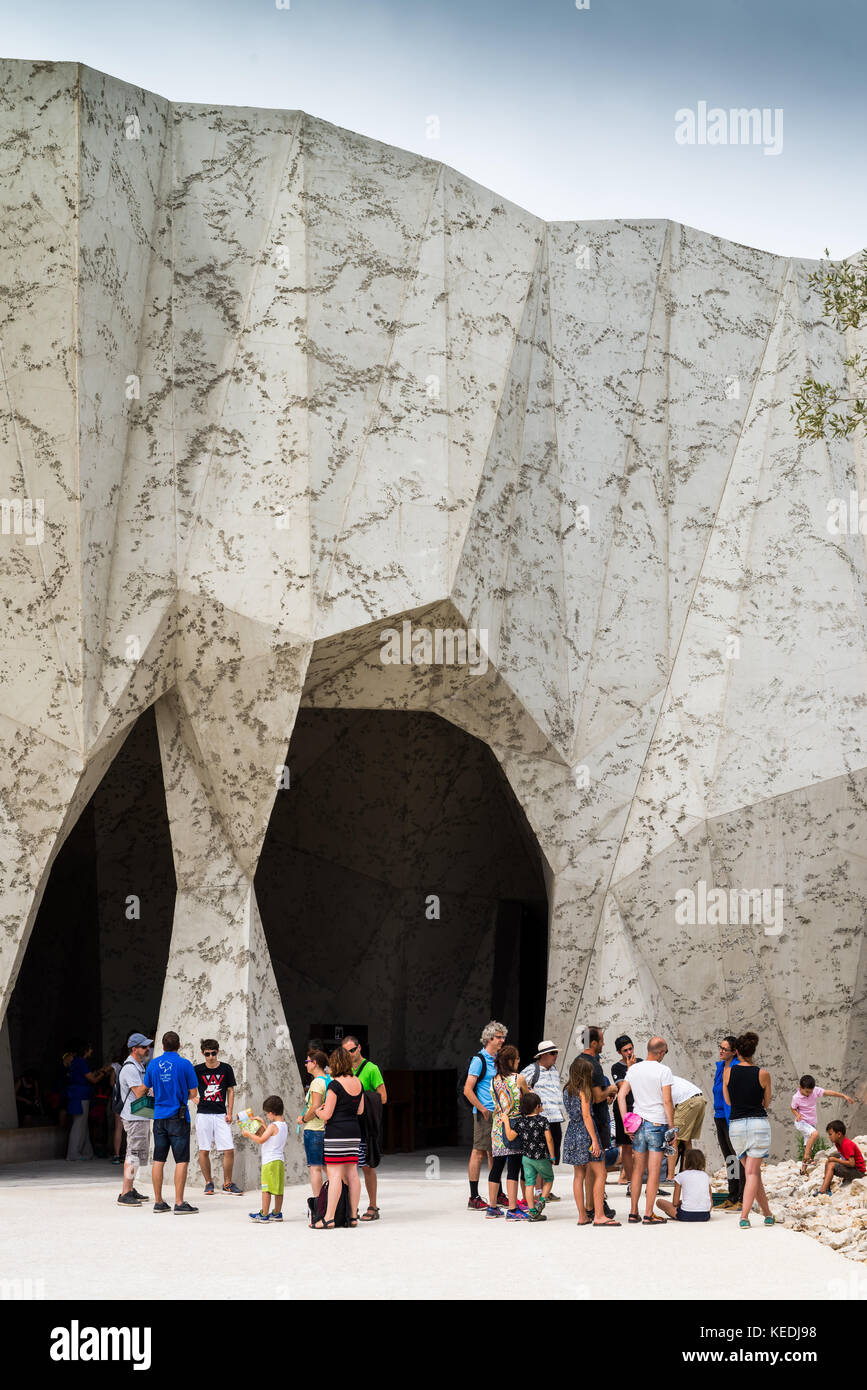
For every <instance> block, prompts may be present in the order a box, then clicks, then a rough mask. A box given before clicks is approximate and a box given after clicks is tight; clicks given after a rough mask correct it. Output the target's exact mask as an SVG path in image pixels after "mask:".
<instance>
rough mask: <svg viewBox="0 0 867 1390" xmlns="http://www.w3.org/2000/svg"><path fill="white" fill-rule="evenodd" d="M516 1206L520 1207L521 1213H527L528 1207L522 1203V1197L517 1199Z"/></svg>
mask: <svg viewBox="0 0 867 1390" xmlns="http://www.w3.org/2000/svg"><path fill="white" fill-rule="evenodd" d="M517 1206H518V1207H520V1209H521V1211H529V1210H530V1209H529V1207H528V1206H527V1203H526V1202H525V1201H524V1199H523V1197H519V1198H518V1201H517Z"/></svg>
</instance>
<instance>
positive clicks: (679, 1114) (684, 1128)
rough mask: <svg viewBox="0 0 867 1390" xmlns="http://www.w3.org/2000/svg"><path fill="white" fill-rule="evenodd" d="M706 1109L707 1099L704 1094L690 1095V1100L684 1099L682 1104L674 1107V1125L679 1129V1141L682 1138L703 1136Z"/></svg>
mask: <svg viewBox="0 0 867 1390" xmlns="http://www.w3.org/2000/svg"><path fill="white" fill-rule="evenodd" d="M706 1109H707V1101H706V1100H705V1098H704V1096H690V1097H689V1100H682V1101H681V1102H680V1105H676V1106H675V1107H674V1127H675V1129H676V1130H677V1138H678V1142H679V1141H680V1140H681V1139H700V1138H701V1127H702V1125H703V1124H704V1112H705V1110H706Z"/></svg>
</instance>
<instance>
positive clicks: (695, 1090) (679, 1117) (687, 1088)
mask: <svg viewBox="0 0 867 1390" xmlns="http://www.w3.org/2000/svg"><path fill="white" fill-rule="evenodd" d="M671 1099H672V1103H673V1105H674V1127H675V1129H676V1130H677V1153H673V1154H669V1155H668V1181H669V1182H672V1181H673V1179H674V1168H675V1164H676V1163H677V1161H678V1158H680V1166H681V1169H682V1168H683V1163H684V1159H685V1157H686V1155H687V1154H688V1153H689V1151H690V1149H691V1148H692V1145H693V1141H695V1142H696V1143H698V1141H699V1139H700V1138H701V1127H702V1125H703V1124H704V1112H705V1110H706V1109H707V1101H706V1100H705V1098H704V1096H703V1095H702V1093H701V1087H699V1086H695V1085H693V1083H692V1082H691V1081H687V1080H685V1079H684V1077H682V1076H673V1077H672V1078H671Z"/></svg>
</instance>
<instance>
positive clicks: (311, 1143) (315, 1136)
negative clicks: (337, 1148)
mask: <svg viewBox="0 0 867 1390" xmlns="http://www.w3.org/2000/svg"><path fill="white" fill-rule="evenodd" d="M304 1157H305V1158H306V1160H307V1167H308V1168H322V1167H323V1166H324V1164H325V1130H324V1129H305V1131H304Z"/></svg>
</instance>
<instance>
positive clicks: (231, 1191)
mask: <svg viewBox="0 0 867 1390" xmlns="http://www.w3.org/2000/svg"><path fill="white" fill-rule="evenodd" d="M223 1191H224V1192H225V1194H226V1196H227V1197H243V1195H244V1194H243V1192H242V1191H241V1189H240V1187H238V1185H237V1183H234V1182H230V1183H225V1182H224V1183H223Z"/></svg>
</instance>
